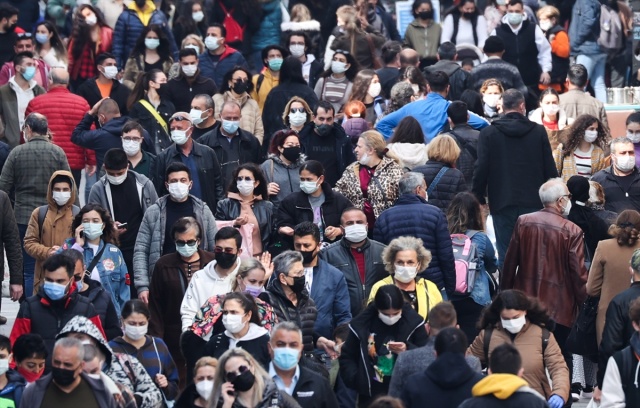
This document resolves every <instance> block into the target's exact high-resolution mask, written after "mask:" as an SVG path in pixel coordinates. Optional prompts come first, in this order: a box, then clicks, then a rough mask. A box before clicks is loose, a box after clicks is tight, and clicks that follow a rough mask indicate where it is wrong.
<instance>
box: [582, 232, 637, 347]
mask: <svg viewBox="0 0 640 408" xmlns="http://www.w3.org/2000/svg"><path fill="white" fill-rule="evenodd" d="M638 248H640V240H638V241H637V242H636V244H635V245H634V246H632V247H628V246H620V245H618V242H617V241H616V240H615V239H613V238H612V239H607V240H605V241H600V242H599V243H598V247H597V248H596V253H595V254H594V255H593V261H592V262H591V270H590V271H589V278H588V279H587V294H588V295H589V296H600V303H599V304H598V317H597V320H596V330H597V336H598V344H600V340H602V331H603V330H604V323H605V317H606V313H607V308H608V307H609V302H611V299H613V298H614V296H616V295H617V294H618V293H620V292H622V291H624V290H626V289H628V288H629V285H630V284H631V273H630V272H629V261H630V260H631V255H632V254H633V251H635V250H636V249H638Z"/></svg>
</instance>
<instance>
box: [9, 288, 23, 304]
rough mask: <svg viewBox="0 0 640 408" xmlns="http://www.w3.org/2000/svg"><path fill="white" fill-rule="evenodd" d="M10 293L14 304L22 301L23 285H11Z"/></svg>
mask: <svg viewBox="0 0 640 408" xmlns="http://www.w3.org/2000/svg"><path fill="white" fill-rule="evenodd" d="M9 293H10V294H11V300H13V301H14V302H15V301H16V300H20V298H21V297H22V285H9Z"/></svg>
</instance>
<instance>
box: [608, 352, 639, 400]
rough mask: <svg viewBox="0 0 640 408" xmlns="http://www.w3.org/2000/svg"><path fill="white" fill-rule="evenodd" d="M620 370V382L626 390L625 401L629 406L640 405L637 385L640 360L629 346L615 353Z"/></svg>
mask: <svg viewBox="0 0 640 408" xmlns="http://www.w3.org/2000/svg"><path fill="white" fill-rule="evenodd" d="M613 359H614V360H615V361H616V364H617V365H618V370H619V371H620V382H621V383H622V389H623V390H624V402H625V405H626V406H628V407H640V388H638V387H636V385H635V382H636V369H637V367H638V364H640V361H638V359H637V358H636V356H635V355H634V353H633V349H632V348H631V346H628V347H626V348H624V349H622V350H620V351H618V352H617V353H615V354H614V355H613ZM638 375H640V373H638Z"/></svg>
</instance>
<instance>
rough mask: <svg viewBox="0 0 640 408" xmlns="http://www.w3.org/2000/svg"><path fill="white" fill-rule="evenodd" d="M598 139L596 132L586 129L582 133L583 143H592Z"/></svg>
mask: <svg viewBox="0 0 640 408" xmlns="http://www.w3.org/2000/svg"><path fill="white" fill-rule="evenodd" d="M597 138H598V131H597V130H593V129H587V130H585V131H584V141H585V142H589V143H593V142H595V141H596V139H597Z"/></svg>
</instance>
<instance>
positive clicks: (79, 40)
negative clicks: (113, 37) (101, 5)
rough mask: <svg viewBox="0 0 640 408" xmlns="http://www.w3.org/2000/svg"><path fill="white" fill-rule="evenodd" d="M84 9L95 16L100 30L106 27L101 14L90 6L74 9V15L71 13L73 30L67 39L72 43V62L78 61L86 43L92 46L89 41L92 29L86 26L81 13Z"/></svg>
mask: <svg viewBox="0 0 640 408" xmlns="http://www.w3.org/2000/svg"><path fill="white" fill-rule="evenodd" d="M86 8H88V9H90V10H91V11H92V12H93V14H95V15H96V18H97V19H98V22H97V23H96V25H97V26H100V27H101V28H102V27H106V26H107V22H106V21H105V19H104V16H103V15H102V12H101V11H100V10H99V9H98V8H96V7H93V6H92V5H91V4H83V5H81V6H80V7H78V8H77V9H76V11H75V13H73V29H72V30H71V36H70V38H69V42H71V41H73V46H72V47H71V56H72V57H73V59H74V60H78V59H80V57H81V56H82V51H83V50H84V47H85V45H87V43H90V44H94V43H93V40H92V39H91V29H92V28H93V27H92V26H90V25H88V24H87V22H86V20H85V18H84V16H83V15H82V11H83V10H84V9H86Z"/></svg>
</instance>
